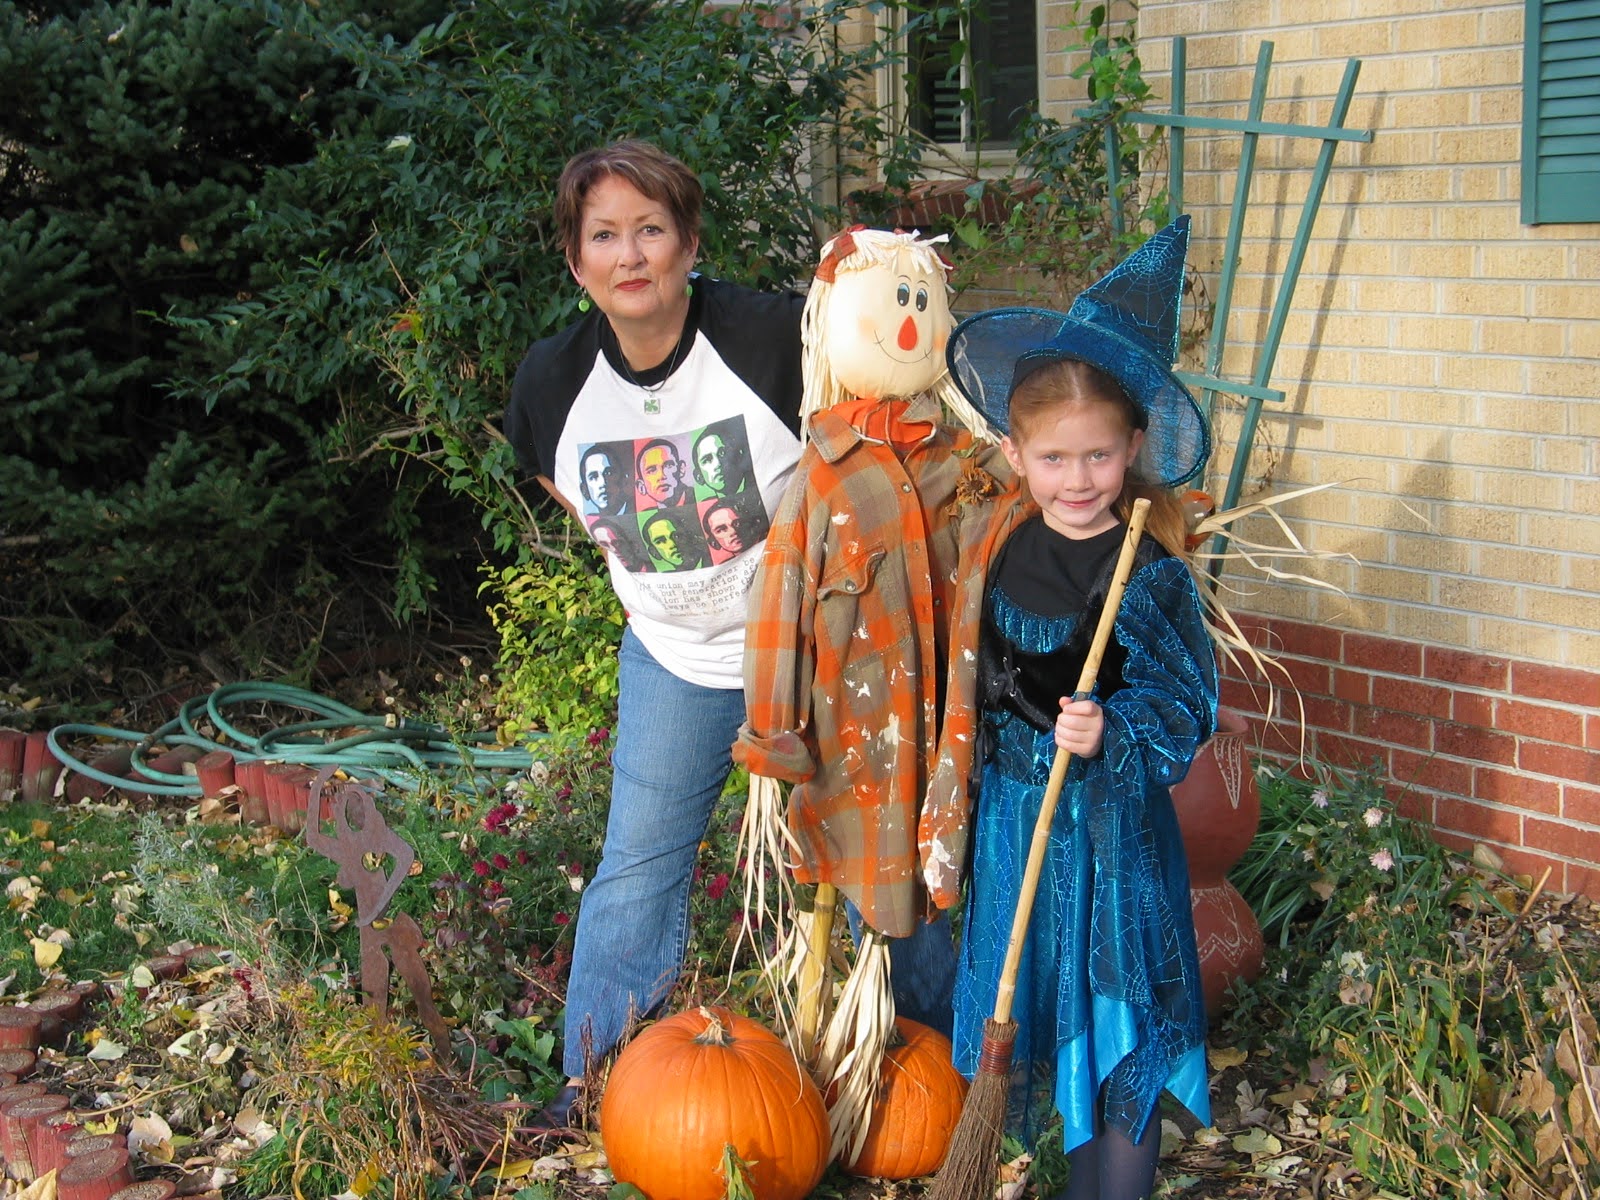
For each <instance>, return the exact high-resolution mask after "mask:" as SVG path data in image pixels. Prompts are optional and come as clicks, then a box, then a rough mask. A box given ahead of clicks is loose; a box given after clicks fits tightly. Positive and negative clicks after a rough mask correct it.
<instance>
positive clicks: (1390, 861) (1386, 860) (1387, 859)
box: [1367, 850, 1394, 871]
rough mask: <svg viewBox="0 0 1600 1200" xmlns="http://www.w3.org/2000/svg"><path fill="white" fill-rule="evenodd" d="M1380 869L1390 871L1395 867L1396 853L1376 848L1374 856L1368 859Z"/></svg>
mask: <svg viewBox="0 0 1600 1200" xmlns="http://www.w3.org/2000/svg"><path fill="white" fill-rule="evenodd" d="M1367 861H1368V862H1370V863H1371V864H1372V865H1373V866H1375V867H1377V868H1378V870H1380V871H1388V870H1391V869H1393V867H1394V855H1392V854H1390V853H1389V852H1388V851H1387V850H1375V851H1374V852H1373V854H1372V857H1371V858H1369V859H1368V860H1367Z"/></svg>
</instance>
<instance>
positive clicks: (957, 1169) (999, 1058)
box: [927, 500, 1150, 1200]
mask: <svg viewBox="0 0 1600 1200" xmlns="http://www.w3.org/2000/svg"><path fill="white" fill-rule="evenodd" d="M1149 511H1150V502H1149V501H1148V500H1139V501H1136V502H1135V503H1134V506H1133V512H1132V514H1131V515H1130V516H1129V518H1128V530H1127V533H1126V535H1125V536H1124V537H1123V539H1122V551H1121V553H1120V554H1118V555H1117V566H1116V570H1115V571H1114V572H1113V573H1112V576H1111V588H1110V590H1109V591H1108V592H1107V593H1106V601H1105V607H1104V608H1103V609H1101V611H1100V620H1099V623H1098V624H1096V625H1095V630H1094V640H1093V641H1092V642H1091V643H1090V645H1089V655H1088V657H1087V658H1086V659H1085V660H1084V664H1083V671H1082V672H1081V673H1080V674H1079V676H1078V686H1077V687H1076V688H1075V689H1074V691H1075V692H1076V693H1079V694H1084V695H1087V694H1088V693H1090V692H1092V691H1093V690H1094V682H1095V678H1096V677H1097V676H1098V675H1099V673H1100V659H1101V657H1102V656H1103V655H1104V654H1105V650H1106V643H1107V642H1109V641H1110V640H1111V630H1112V627H1113V626H1114V625H1115V624H1116V621H1117V610H1118V609H1120V608H1121V607H1122V593H1123V591H1124V590H1125V589H1126V588H1127V584H1128V577H1129V576H1130V575H1132V574H1133V559H1134V554H1135V553H1136V551H1137V550H1138V548H1139V538H1140V536H1141V535H1142V534H1143V533H1144V523H1145V517H1146V515H1147V514H1148V513H1149ZM1071 765H1072V755H1071V754H1069V753H1067V751H1065V750H1062V749H1059V748H1058V749H1057V750H1056V757H1055V761H1054V762H1053V763H1052V764H1051V766H1050V782H1049V783H1048V784H1047V785H1046V786H1045V789H1044V800H1043V801H1042V802H1041V803H1040V805H1039V816H1038V819H1037V820H1036V821H1035V822H1034V825H1033V840H1032V842H1031V843H1030V844H1029V846H1028V863H1027V866H1026V868H1025V869H1024V870H1023V873H1022V886H1021V887H1020V888H1018V889H1017V908H1016V913H1015V915H1014V916H1013V917H1012V921H1011V938H1010V940H1009V942H1008V943H1007V945H1006V957H1005V962H1004V963H1002V964H1001V967H1000V986H999V988H998V989H997V990H996V993H995V999H994V1016H993V1017H991V1018H990V1019H989V1020H988V1021H987V1022H986V1023H985V1024H984V1027H983V1048H982V1049H981V1050H980V1051H979V1053H978V1072H977V1074H976V1075H974V1076H973V1079H972V1087H971V1088H969V1089H968V1091H967V1099H966V1102H965V1103H964V1104H963V1105H962V1106H961V1119H960V1120H959V1121H957V1122H956V1127H955V1131H954V1132H953V1133H951V1135H950V1149H949V1150H947V1151H946V1152H945V1158H944V1165H943V1166H941V1167H940V1168H939V1175H938V1177H937V1178H936V1179H935V1180H934V1183H933V1187H932V1188H931V1189H929V1191H928V1193H927V1195H928V1200H988V1197H989V1195H990V1194H991V1193H992V1192H993V1191H994V1183H995V1173H996V1171H997V1170H998V1169H999V1166H1000V1162H999V1151H1000V1133H1001V1126H1002V1125H1004V1123H1005V1116H1006V1094H1007V1092H1009V1091H1010V1085H1011V1050H1012V1046H1013V1044H1014V1043H1015V1042H1016V1039H1017V1023H1016V1022H1015V1021H1014V1020H1012V1019H1011V1002H1012V1000H1013V999H1014V998H1015V997H1016V991H1017V973H1018V971H1019V970H1020V969H1021V966H1022V947H1023V943H1024V942H1025V941H1026V940H1027V936H1028V922H1029V920H1030V918H1031V917H1032V916H1033V897H1034V893H1035V892H1037V891H1038V888H1039V876H1040V874H1041V873H1042V871H1043V869H1044V856H1045V851H1046V849H1047V848H1048V846H1049V843H1050V827H1051V825H1052V824H1053V823H1054V821H1055V815H1056V802H1057V801H1059V800H1060V799H1061V785H1062V784H1063V783H1064V782H1065V781H1066V778H1067V768H1068V767H1069V766H1071Z"/></svg>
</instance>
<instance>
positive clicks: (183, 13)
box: [0, 0, 414, 682]
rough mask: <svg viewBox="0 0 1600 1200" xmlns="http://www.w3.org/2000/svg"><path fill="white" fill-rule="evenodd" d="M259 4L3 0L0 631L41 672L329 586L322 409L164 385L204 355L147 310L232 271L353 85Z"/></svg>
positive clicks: (206, 295)
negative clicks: (216, 406)
mask: <svg viewBox="0 0 1600 1200" xmlns="http://www.w3.org/2000/svg"><path fill="white" fill-rule="evenodd" d="M333 7H334V8H335V9H337V10H339V11H344V10H345V9H346V7H347V6H346V5H345V4H344V3H343V2H342V0H334V3H333ZM408 7H409V6H401V10H404V9H406V8H408ZM267 12H268V9H267V6H266V5H265V4H264V3H252V2H246V3H234V2H232V0H228V2H222V0H184V2H182V3H175V4H170V5H149V4H144V3H140V2H136V0H128V2H117V3H104V2H102V3H64V4H48V5H46V4H30V3H12V2H7V3H3V4H0V216H3V217H4V221H3V222H0V229H3V232H0V412H3V414H4V416H5V420H4V421H0V511H4V512H5V514H6V516H5V525H4V527H3V530H0V534H3V536H4V538H5V544H6V548H7V554H6V556H5V561H6V571H5V576H4V580H3V582H4V586H3V587H0V655H3V656H4V658H5V660H6V661H8V662H12V663H16V664H18V666H19V668H20V669H21V670H22V671H23V672H24V673H25V674H27V675H29V676H31V677H33V678H35V679H52V680H63V679H65V680H77V681H80V682H81V681H82V680H83V679H84V678H85V677H86V676H88V675H89V674H90V673H91V672H96V671H101V670H105V669H107V668H108V667H109V665H110V664H112V663H113V662H117V663H119V664H128V663H133V662H138V661H139V659H140V656H141V653H142V654H143V656H144V657H145V661H148V654H149V651H150V650H151V649H152V647H154V646H157V645H159V646H163V647H166V648H168V649H169V650H171V649H182V650H188V651H190V652H193V651H194V650H195V649H196V648H198V647H204V646H206V645H208V644H209V643H211V642H214V641H219V640H224V639H226V638H227V637H228V636H229V635H230V633H231V632H232V626H233V624H234V621H235V620H236V619H237V613H238V610H239V609H240V608H241V607H243V608H246V609H248V608H249V607H250V604H251V603H252V602H261V601H265V600H266V599H267V598H268V597H271V598H272V599H273V600H275V601H279V602H281V603H282V605H283V607H284V608H285V609H290V608H292V607H293V603H294V601H295V600H296V599H297V598H301V599H303V598H304V596H303V594H298V593H299V589H302V588H305V587H308V586H315V587H316V588H317V589H319V590H320V589H325V588H326V581H325V579H323V578H322V577H321V575H320V572H318V571H317V570H316V569H315V564H316V562H317V559H318V557H319V556H318V554H317V552H316V550H315V549H313V548H314V547H318V546H321V545H323V544H324V543H329V542H331V543H333V544H339V543H340V541H341V539H340V538H339V537H337V536H334V535H335V534H336V533H337V532H343V531H341V530H340V521H341V520H342V519H344V516H345V515H348V516H354V515H355V514H353V513H350V512H349V511H348V509H347V506H345V505H334V504H332V503H331V502H330V491H331V489H332V488H333V487H335V486H341V485H342V483H343V480H342V479H341V477H340V474H339V473H338V472H330V470H329V469H328V467H327V466H326V464H324V463H323V462H322V461H321V458H320V456H319V455H317V454H316V453H314V446H313V444H312V443H311V441H310V440H309V437H310V435H311V434H312V433H313V432H314V430H315V428H316V426H317V424H319V423H320V421H319V419H318V418H316V417H314V416H313V417H310V418H309V419H308V417H307V416H305V415H302V414H301V413H300V412H297V411H296V410H295V408H294V407H293V406H292V405H286V404H284V403H283V402H282V401H281V400H280V399H279V398H277V397H274V396H272V395H270V394H267V393H264V392H260V391H257V392H252V393H251V394H249V395H248V396H245V397H242V398H241V403H240V404H239V405H237V406H236V407H235V408H233V409H232V410H231V411H229V412H228V413H225V414H224V413H213V412H210V411H209V410H208V409H207V407H206V406H205V405H204V404H203V403H200V402H199V401H198V400H196V399H192V398H191V399H190V400H188V401H184V400H176V399H174V397H173V396H172V395H171V394H170V392H169V388H168V385H169V381H170V380H171V379H172V378H173V377H175V376H181V375H183V374H185V373H189V372H193V371H194V370H195V369H196V368H197V367H198V366H199V365H200V364H202V363H204V362H205V361H207V355H206V354H205V353H204V352H203V350H202V348H201V347H199V346H197V345H196V344H194V343H193V342H192V341H191V340H190V338H189V337H188V336H187V334H186V333H185V332H184V330H183V329H181V328H180V327H178V326H175V325H171V324H168V323H165V322H163V321H162V320H161V319H160V317H159V316H158V315H157V314H162V313H172V314H175V315H178V316H185V315H193V314H196V313H208V312H211V311H213V310H214V309H216V308H217V307H218V306H219V305H222V304H225V303H228V302H230V301H232V300H233V299H234V298H235V297H236V296H238V295H241V294H246V293H247V292H248V289H249V287H250V286H251V285H250V270H251V262H252V260H253V259H254V258H255V257H256V256H257V254H258V250H257V248H256V246H255V244H254V242H253V240H252V238H251V236H250V235H249V233H248V232H247V231H246V229H245V226H244V223H243V221H242V220H241V219H240V214H241V213H242V212H243V211H244V210H245V209H246V208H247V207H248V206H249V204H250V203H252V200H253V197H254V196H255V195H256V194H257V192H258V191H259V189H260V187H261V184H262V181H263V179H264V178H265V174H266V172H267V171H268V169H270V168H271V167H272V166H273V165H275V164H283V163H292V162H297V161H300V160H303V159H304V158H306V157H307V156H308V155H310V154H311V152H312V148H313V146H314V145H315V143H316V140H317V138H318V137H319V136H320V133H321V131H322V130H324V129H326V128H329V127H331V126H333V125H335V124H337V123H339V122H340V121H342V120H344V119H345V118H346V117H347V116H348V115H349V112H350V110H351V108H352V105H353V101H352V99H351V95H352V94H351V92H350V89H349V87H348V84H347V72H346V71H345V68H343V67H342V66H341V65H340V64H338V63H336V62H334V61H333V60H332V59H331V58H330V57H329V55H328V54H327V53H326V52H324V51H323V50H322V49H320V48H318V47H316V46H314V45H312V44H310V43H307V42H303V41H295V40H293V39H289V38H285V37H281V36H275V35H274V33H273V30H272V28H271V26H270V25H269V24H268V22H267ZM407 19H408V18H407V16H406V15H405V14H404V12H403V11H400V10H396V15H395V17H394V22H395V24H387V23H386V26H385V27H386V28H391V29H392V28H404V22H405V21H406V20H407ZM410 19H412V20H414V18H410ZM342 514H343V515H342ZM346 528H347V529H348V527H346ZM333 557H337V555H335V556H333ZM119 648H120V654H119V653H118V651H119ZM163 657H165V656H163Z"/></svg>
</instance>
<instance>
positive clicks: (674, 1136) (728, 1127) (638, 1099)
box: [600, 1008, 828, 1200]
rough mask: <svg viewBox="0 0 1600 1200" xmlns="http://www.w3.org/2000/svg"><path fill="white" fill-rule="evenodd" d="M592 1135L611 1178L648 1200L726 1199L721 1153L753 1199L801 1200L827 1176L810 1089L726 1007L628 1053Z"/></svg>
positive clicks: (701, 1011)
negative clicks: (731, 1155)
mask: <svg viewBox="0 0 1600 1200" xmlns="http://www.w3.org/2000/svg"><path fill="white" fill-rule="evenodd" d="M600 1136H601V1137H602V1138H603V1139H604V1140H605V1149H606V1158H607V1160H608V1161H609V1162H610V1164H611V1173H612V1174H613V1175H615V1176H616V1178H617V1179H618V1181H620V1182H623V1183H631V1184H633V1185H634V1186H635V1187H637V1188H639V1189H640V1190H641V1191H643V1192H644V1193H645V1195H647V1196H649V1197H650V1200H722V1197H723V1196H724V1195H725V1194H726V1191H727V1186H728V1181H727V1179H726V1178H725V1177H724V1175H723V1160H724V1152H725V1150H726V1149H727V1147H729V1146H731V1147H733V1150H734V1152H735V1153H736V1154H738V1156H739V1157H740V1158H741V1159H742V1160H743V1161H744V1162H745V1163H746V1164H747V1166H748V1171H747V1177H748V1179H749V1182H750V1185H751V1188H752V1190H753V1191H754V1193H755V1194H756V1195H757V1196H758V1197H760V1200H801V1198H802V1197H804V1196H806V1195H808V1194H809V1193H810V1192H811V1190H812V1189H813V1188H815V1187H816V1186H817V1183H818V1182H819V1181H820V1180H821V1179H822V1173H823V1171H824V1170H825V1169H826V1168H827V1165H828V1114H827V1111H826V1110H825V1109H824V1108H823V1107H822V1094H821V1093H820V1092H818V1091H817V1085H816V1084H814V1083H812V1082H811V1079H810V1077H809V1076H808V1075H806V1073H805V1072H804V1071H802V1070H801V1069H800V1066H799V1064H798V1063H796V1062H795V1059H794V1055H792V1054H791V1053H790V1052H789V1048H788V1047H787V1046H785V1045H784V1044H783V1042H782V1041H780V1040H779V1039H778V1037H777V1036H776V1035H775V1034H773V1033H772V1032H771V1031H770V1030H768V1029H767V1028H766V1027H765V1026H763V1025H761V1024H760V1023H758V1022H756V1021H752V1020H750V1019H749V1018H748V1017H741V1016H737V1015H736V1014H734V1013H732V1012H729V1011H728V1010H727V1009H725V1008H698V1009H693V1010H690V1011H688V1012H681V1013H678V1014H676V1015H675V1016H671V1017H667V1018H666V1019H665V1020H662V1021H658V1022H656V1024H654V1025H652V1026H651V1027H650V1028H649V1029H646V1030H645V1031H644V1032H643V1033H641V1034H640V1035H639V1036H638V1037H636V1038H634V1039H633V1041H631V1042H630V1043H628V1045H627V1046H626V1047H625V1048H624V1049H623V1051H622V1053H621V1054H620V1055H618V1056H617V1062H616V1065H615V1066H614V1067H612V1068H611V1077H610V1079H609V1080H608V1081H607V1083H606V1090H605V1097H604V1098H603V1099H602V1100H601V1102H600Z"/></svg>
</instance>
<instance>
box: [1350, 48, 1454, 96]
mask: <svg viewBox="0 0 1600 1200" xmlns="http://www.w3.org/2000/svg"><path fill="white" fill-rule="evenodd" d="M1439 88H1440V83H1439V60H1438V58H1437V57H1436V56H1432V55H1430V56H1427V57H1415V56H1406V57H1404V58H1402V57H1400V56H1399V55H1396V56H1395V57H1393V58H1371V59H1366V60H1364V61H1363V62H1362V64H1361V89H1360V90H1361V91H1362V92H1364V93H1367V94H1368V95H1385V96H1393V95H1399V94H1401V93H1403V92H1436V91H1438V90H1439Z"/></svg>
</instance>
